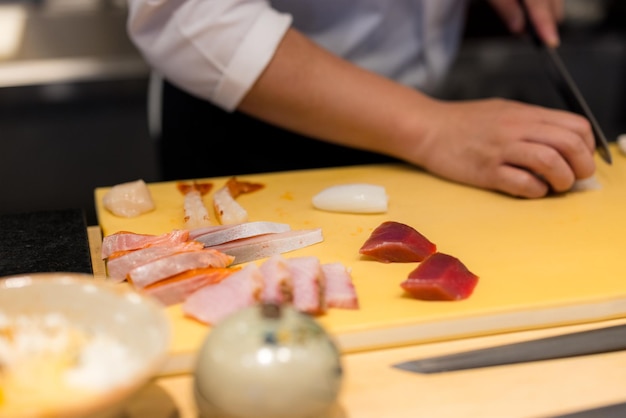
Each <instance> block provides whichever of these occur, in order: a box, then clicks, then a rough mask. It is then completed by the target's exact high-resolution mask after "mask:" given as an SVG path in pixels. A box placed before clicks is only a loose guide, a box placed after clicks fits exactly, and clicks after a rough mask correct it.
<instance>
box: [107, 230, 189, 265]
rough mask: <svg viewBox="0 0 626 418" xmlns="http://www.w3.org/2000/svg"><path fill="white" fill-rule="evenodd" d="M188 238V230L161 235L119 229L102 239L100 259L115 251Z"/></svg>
mask: <svg viewBox="0 0 626 418" xmlns="http://www.w3.org/2000/svg"><path fill="white" fill-rule="evenodd" d="M187 240H189V231H187V230H184V229H175V230H173V231H171V232H168V233H165V234H162V235H149V234H137V233H134V232H128V231H120V232H116V233H114V234H111V235H107V236H106V237H104V238H103V239H102V253H101V255H102V259H103V260H104V259H107V258H110V257H111V256H113V255H114V254H115V253H117V252H122V251H131V250H138V249H140V248H146V247H149V246H155V245H172V244H178V243H181V242H185V241H187Z"/></svg>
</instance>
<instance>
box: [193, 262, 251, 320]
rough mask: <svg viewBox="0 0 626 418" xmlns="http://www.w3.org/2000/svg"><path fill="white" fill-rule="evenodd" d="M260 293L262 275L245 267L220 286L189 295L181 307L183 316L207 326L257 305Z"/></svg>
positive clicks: (212, 285) (199, 290) (217, 284)
mask: <svg viewBox="0 0 626 418" xmlns="http://www.w3.org/2000/svg"><path fill="white" fill-rule="evenodd" d="M262 289H263V275H262V274H261V271H260V270H259V268H258V267H257V266H256V265H254V264H248V265H247V266H245V267H244V268H242V269H241V270H238V271H236V272H234V273H233V274H231V275H230V276H228V277H227V278H225V279H224V280H222V281H221V282H219V283H216V284H211V285H208V286H204V287H202V288H200V289H198V290H196V291H195V292H194V293H192V294H191V295H189V296H188V297H187V299H186V300H185V302H184V303H183V306H182V308H183V312H184V314H185V315H186V316H188V317H190V318H194V319H196V320H198V321H200V322H203V323H205V324H208V325H215V324H217V323H218V322H219V321H220V320H221V319H223V318H225V317H226V316H228V315H230V314H232V313H234V312H236V311H237V310H239V309H243V308H245V307H248V306H251V305H253V304H255V303H257V302H259V300H260V297H261V291H262Z"/></svg>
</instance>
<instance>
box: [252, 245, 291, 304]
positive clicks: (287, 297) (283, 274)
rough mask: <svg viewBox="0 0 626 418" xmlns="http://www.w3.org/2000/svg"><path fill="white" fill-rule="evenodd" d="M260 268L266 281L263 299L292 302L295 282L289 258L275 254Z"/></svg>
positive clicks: (272, 301)
mask: <svg viewBox="0 0 626 418" xmlns="http://www.w3.org/2000/svg"><path fill="white" fill-rule="evenodd" d="M259 269H260V270H261V274H263V282H264V286H263V293H262V296H261V299H262V300H263V301H264V302H268V303H290V302H291V301H292V298H293V283H292V279H291V271H290V270H289V266H288V264H287V259H286V258H284V257H283V256H282V255H280V254H276V255H273V256H271V257H270V258H268V259H267V260H265V261H264V262H263V263H262V264H261V265H260V266H259Z"/></svg>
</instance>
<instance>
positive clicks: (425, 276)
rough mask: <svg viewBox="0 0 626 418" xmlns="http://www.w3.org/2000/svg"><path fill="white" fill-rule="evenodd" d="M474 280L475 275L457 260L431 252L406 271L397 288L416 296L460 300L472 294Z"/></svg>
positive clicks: (475, 282) (475, 278)
mask: <svg viewBox="0 0 626 418" xmlns="http://www.w3.org/2000/svg"><path fill="white" fill-rule="evenodd" d="M477 283H478V276H476V275H475V274H474V273H472V272H471V271H469V270H468V269H467V267H465V265H464V264H463V263H462V262H461V261H460V260H459V259H457V258H455V257H452V256H451V255H448V254H444V253H434V254H433V255H431V256H429V257H428V258H426V259H425V260H424V261H423V262H421V263H420V264H419V266H417V268H416V269H415V270H413V271H412V272H411V273H409V277H408V278H407V279H406V280H405V281H404V282H402V283H400V287H402V288H403V289H404V290H405V291H406V292H407V293H409V294H410V295H411V296H413V297H414V298H416V299H421V300H461V299H467V298H468V297H469V296H470V295H471V294H472V292H473V291H474V288H475V287H476V284H477Z"/></svg>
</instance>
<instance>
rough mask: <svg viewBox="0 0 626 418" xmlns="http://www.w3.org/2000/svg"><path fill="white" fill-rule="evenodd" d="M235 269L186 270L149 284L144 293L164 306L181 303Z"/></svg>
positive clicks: (219, 280) (235, 269) (222, 278)
mask: <svg viewBox="0 0 626 418" xmlns="http://www.w3.org/2000/svg"><path fill="white" fill-rule="evenodd" d="M237 270H238V269H237V268H230V267H217V268H214V267H207V268H199V269H193V270H188V271H185V272H182V273H180V274H177V275H175V276H172V277H169V278H167V279H164V280H161V281H159V282H156V283H154V284H151V285H149V286H147V287H145V288H144V292H145V293H147V294H149V295H150V296H152V297H154V298H156V299H157V300H158V301H159V302H161V303H162V304H163V305H165V306H171V305H175V304H177V303H182V302H184V301H185V299H187V297H188V296H189V295H191V294H192V293H194V292H195V291H196V290H198V289H201V288H202V287H204V286H209V285H212V284H215V283H219V282H221V281H222V280H224V279H225V278H226V277H228V276H230V275H231V274H233V273H234V272H236V271H237Z"/></svg>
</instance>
